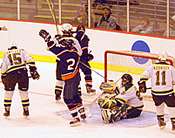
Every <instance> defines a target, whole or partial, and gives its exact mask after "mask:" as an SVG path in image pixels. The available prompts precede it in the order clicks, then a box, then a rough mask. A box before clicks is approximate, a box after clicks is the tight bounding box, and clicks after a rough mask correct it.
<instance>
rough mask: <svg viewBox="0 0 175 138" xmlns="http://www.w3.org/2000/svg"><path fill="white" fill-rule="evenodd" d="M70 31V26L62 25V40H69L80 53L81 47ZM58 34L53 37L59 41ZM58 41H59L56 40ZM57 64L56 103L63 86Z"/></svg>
mask: <svg viewBox="0 0 175 138" xmlns="http://www.w3.org/2000/svg"><path fill="white" fill-rule="evenodd" d="M72 30H73V27H72V25H71V24H69V23H64V24H63V25H62V30H61V31H62V32H63V37H64V39H69V40H70V39H71V40H72V41H73V43H75V44H74V47H76V48H77V49H78V50H79V51H81V46H80V44H79V42H78V41H77V40H76V39H75V38H74V37H73V36H72ZM59 36H60V35H59V34H58V35H55V38H56V39H59ZM58 41H59V40H58ZM56 62H57V67H56V85H55V100H56V101H59V100H60V99H61V93H62V90H63V85H64V82H63V80H62V79H61V74H60V68H61V66H60V59H59V60H57V61H56ZM79 91H80V92H81V87H80V86H79Z"/></svg>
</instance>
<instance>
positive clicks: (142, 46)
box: [131, 40, 150, 64]
mask: <svg viewBox="0 0 175 138" xmlns="http://www.w3.org/2000/svg"><path fill="white" fill-rule="evenodd" d="M131 50H132V51H141V52H148V53H150V49H149V47H148V45H147V44H146V43H145V42H144V41H142V40H138V41H136V42H135V43H134V44H133V46H132V49H131ZM133 59H134V60H135V62H137V63H138V64H145V63H146V62H148V60H149V59H146V58H138V57H133Z"/></svg>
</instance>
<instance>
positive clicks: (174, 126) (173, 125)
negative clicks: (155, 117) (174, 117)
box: [172, 123, 175, 133]
mask: <svg viewBox="0 0 175 138" xmlns="http://www.w3.org/2000/svg"><path fill="white" fill-rule="evenodd" d="M172 132H173V133H175V123H172Z"/></svg>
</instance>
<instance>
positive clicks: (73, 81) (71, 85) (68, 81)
mask: <svg viewBox="0 0 175 138" xmlns="http://www.w3.org/2000/svg"><path fill="white" fill-rule="evenodd" d="M39 35H40V36H41V37H42V38H44V40H45V41H46V42H47V46H48V47H47V48H48V50H49V51H51V52H52V53H54V54H55V55H57V59H58V60H59V61H60V64H61V68H60V74H61V79H62V80H63V81H64V90H63V98H64V102H65V103H66V105H67V107H68V109H69V111H70V112H71V115H72V117H73V119H74V120H73V121H71V122H70V125H71V126H78V125H80V119H79V116H78V113H80V117H81V118H82V119H84V120H85V119H86V115H85V110H84V107H83V103H82V99H81V97H80V95H79V94H78V86H79V84H80V74H79V61H80V56H81V54H82V50H81V48H79V47H77V46H76V42H75V41H73V39H75V38H72V39H71V37H69V36H68V38H70V39H68V38H65V36H64V35H63V36H61V35H57V36H56V39H55V40H53V41H51V40H50V39H51V36H50V34H49V33H48V32H47V31H46V30H43V29H42V30H40V32H39Z"/></svg>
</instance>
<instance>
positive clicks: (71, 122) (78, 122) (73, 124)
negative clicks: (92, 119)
mask: <svg viewBox="0 0 175 138" xmlns="http://www.w3.org/2000/svg"><path fill="white" fill-rule="evenodd" d="M69 124H70V126H71V127H76V126H80V125H81V123H80V119H79V118H74V119H73V120H72V121H70V122H69Z"/></svg>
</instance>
